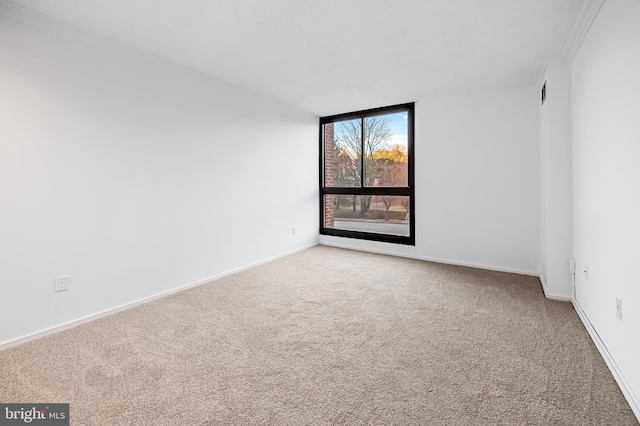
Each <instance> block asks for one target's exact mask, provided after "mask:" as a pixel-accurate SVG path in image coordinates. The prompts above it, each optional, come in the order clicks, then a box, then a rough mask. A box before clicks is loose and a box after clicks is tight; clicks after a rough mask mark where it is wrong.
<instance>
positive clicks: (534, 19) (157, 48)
mask: <svg viewBox="0 0 640 426" xmlns="http://www.w3.org/2000/svg"><path fill="white" fill-rule="evenodd" d="M585 1H586V0H268V1H266V0H110V1H105V0H56V1H51V0H12V3H15V4H18V5H20V6H23V7H26V8H28V9H32V10H34V11H36V12H39V13H41V14H44V15H48V16H50V17H53V18H55V19H57V20H60V21H64V22H67V23H69V24H73V25H76V26H79V27H82V28H84V29H87V30H89V31H92V32H94V33H97V34H99V35H101V36H103V37H106V38H110V39H114V40H117V41H119V42H122V43H125V44H128V45H131V46H134V47H136V48H138V49H141V50H144V51H146V52H149V53H153V54H155V55H158V56H161V57H164V58H167V59H169V60H171V61H174V62H177V63H180V64H183V65H186V66H188V67H191V68H194V69H196V70H199V71H202V72H204V73H207V74H210V75H212V76H215V77H218V78H220V79H222V80H226V81H228V82H231V83H234V84H236V85H239V86H243V87H246V88H249V89H252V90H254V91H257V92H260V93H263V94H265V95H268V96H271V97H273V98H276V99H279V100H282V101H284V102H287V103H289V104H292V105H295V106H297V107H300V108H303V109H305V110H308V111H311V112H314V113H316V114H319V115H328V114H335V113H340V112H346V111H352V110H358V109H365V108H373V107H378V106H384V105H390V104H395V103H401V102H407V101H413V100H416V99H418V98H423V97H445V96H455V95H460V94H464V93H468V92H473V91H479V90H486V89H495V88H502V87H516V86H522V85H526V84H530V83H531V81H532V75H533V72H534V66H535V63H536V60H537V59H539V58H542V57H548V56H556V55H560V54H561V52H562V50H563V48H564V46H565V43H566V42H567V39H568V37H569V34H570V32H571V29H572V27H573V25H574V23H575V22H576V18H577V16H578V15H579V12H580V8H581V6H583V3H585Z"/></svg>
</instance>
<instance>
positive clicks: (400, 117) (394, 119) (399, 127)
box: [335, 112, 408, 148]
mask: <svg viewBox="0 0 640 426" xmlns="http://www.w3.org/2000/svg"><path fill="white" fill-rule="evenodd" d="M380 117H382V118H384V119H385V121H387V125H388V128H389V130H390V133H391V138H390V139H389V140H388V141H387V143H386V145H387V146H386V147H387V148H391V147H393V146H394V145H402V146H404V147H405V148H406V147H407V143H408V142H407V119H408V115H407V113H406V112H399V113H396V114H385V115H382V116H380ZM335 126H336V134H340V132H341V131H342V127H343V126H344V122H340V121H339V122H336V123H335Z"/></svg>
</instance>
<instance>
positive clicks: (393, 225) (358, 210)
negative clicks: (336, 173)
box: [324, 195, 410, 236]
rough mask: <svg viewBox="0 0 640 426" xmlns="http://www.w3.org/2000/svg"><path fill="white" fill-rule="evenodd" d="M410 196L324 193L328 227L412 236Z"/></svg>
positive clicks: (325, 223) (325, 224) (326, 226)
mask: <svg viewBox="0 0 640 426" xmlns="http://www.w3.org/2000/svg"><path fill="white" fill-rule="evenodd" d="M409 209H410V206H409V197H406V196H383V195H325V207H324V226H325V228H331V229H341V230H346V231H360V232H372V233H375V234H386V235H400V236H409V232H410V231H409V220H410V219H409Z"/></svg>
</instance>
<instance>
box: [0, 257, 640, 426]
mask: <svg viewBox="0 0 640 426" xmlns="http://www.w3.org/2000/svg"><path fill="white" fill-rule="evenodd" d="M0 401H1V402H69V403H70V404H71V424H72V425H80V424H87V425H88V424H95V425H125V424H145V425H147V424H148V425H192V424H193V425H196V424H221V425H224V424H249V425H250V424H278V425H280V424H282V425H323V424H346V425H361V424H380V425H637V424H638V423H637V421H636V420H635V417H634V416H633V414H632V412H631V410H630V408H629V406H628V405H627V403H626V402H625V400H624V398H623V396H622V394H621V392H620V390H619V389H618V387H617V385H616V383H615V382H614V379H613V377H612V376H611V373H610V372H609V371H608V369H607V367H606V365H605V363H604V361H603V360H602V358H601V357H600V355H599V354H598V351H597V349H596V348H595V346H594V345H593V342H592V341H591V340H590V338H589V336H588V335H587V332H586V330H585V329H584V327H583V326H582V324H581V322H580V320H579V318H578V316H577V314H576V313H575V311H574V310H573V307H572V306H571V305H570V304H568V303H562V302H555V301H551V300H547V299H545V298H544V296H543V294H542V291H541V288H540V283H539V281H538V279H537V278H534V277H528V276H521V275H515V274H508V273H500V272H490V271H483V270H479V269H472V268H464V267H457V266H450V265H441V264H435V263H429V262H422V261H415V260H408V259H401V258H393V257H387V256H380V255H374V254H368V253H360V252H355V251H348V250H341V249H336V248H330V247H321V246H318V247H314V248H312V249H309V250H306V251H304V252H300V253H297V254H294V255H292V256H289V257H286V258H282V259H279V260H277V261H274V262H271V263H268V264H265V265H262V266H259V267H256V268H253V269H251V270H247V271H244V272H241V273H238V274H235V275H231V276H228V277H226V278H223V279H220V280H218V281H215V282H212V283H209V284H205V285H202V286H199V287H196V288H193V289H190V290H186V291H183V292H180V293H177V294H175V295H172V296H168V297H165V298H163V299H159V300H156V301H153V302H151V303H147V304H144V305H141V306H138V307H136V308H133V309H130V310H127V311H124V312H120V313H118V314H115V315H111V316H108V317H105V318H102V319H99V320H96V321H93V322H90V323H87V324H83V325H80V326H78V327H75V328H73V329H70V330H67V331H63V332H60V333H57V334H54V335H51V336H47V337H43V338H41V339H38V340H35V341H32V342H29V343H26V344H23V345H20V346H16V347H13V348H9V349H6V350H4V351H1V352H0Z"/></svg>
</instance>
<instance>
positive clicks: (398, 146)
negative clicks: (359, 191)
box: [364, 111, 409, 187]
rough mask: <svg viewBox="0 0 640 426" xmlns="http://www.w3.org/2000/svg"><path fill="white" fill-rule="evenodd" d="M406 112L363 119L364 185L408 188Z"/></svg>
mask: <svg viewBox="0 0 640 426" xmlns="http://www.w3.org/2000/svg"><path fill="white" fill-rule="evenodd" d="M407 119H408V113H407V112H406V111H405V112H399V113H395V114H386V115H378V116H374V117H367V118H365V119H364V152H365V157H364V165H365V179H364V184H365V186H384V187H407V186H408V184H409V180H408V179H409V167H408V164H409V157H408V152H407V143H408V140H407V134H408V132H407V128H408V124H407Z"/></svg>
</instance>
